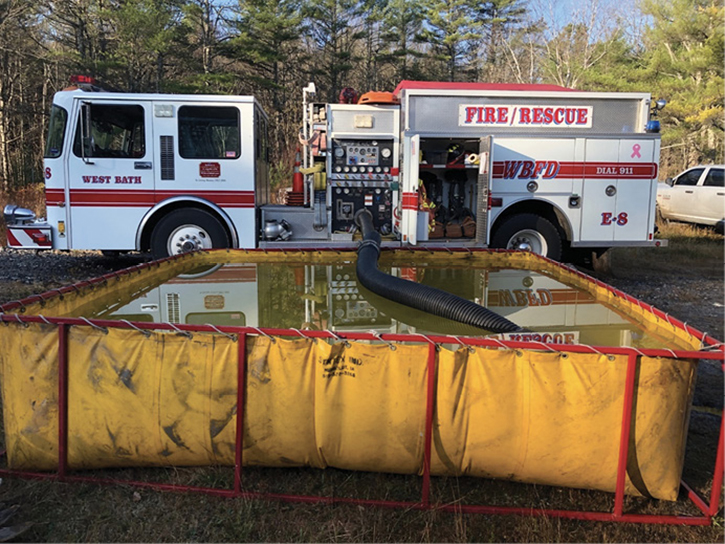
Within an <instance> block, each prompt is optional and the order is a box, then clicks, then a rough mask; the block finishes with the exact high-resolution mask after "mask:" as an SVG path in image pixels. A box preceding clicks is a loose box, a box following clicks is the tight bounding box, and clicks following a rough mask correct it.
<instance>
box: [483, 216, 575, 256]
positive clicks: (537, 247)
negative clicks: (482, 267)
mask: <svg viewBox="0 0 725 544" xmlns="http://www.w3.org/2000/svg"><path fill="white" fill-rule="evenodd" d="M491 247H496V248H503V249H517V250H521V251H531V252H532V253H536V254H538V255H544V256H545V257H548V258H549V259H553V260H555V261H558V260H560V259H561V253H562V240H561V235H560V234H559V230H558V229H557V228H556V227H555V226H554V224H553V223H552V222H551V221H549V220H548V219H546V218H544V217H541V216H539V215H535V214H532V213H522V214H517V215H512V216H511V217H509V218H507V219H505V220H504V222H503V223H502V224H501V225H499V227H498V228H497V229H496V232H495V233H494V235H493V237H492V238H491Z"/></svg>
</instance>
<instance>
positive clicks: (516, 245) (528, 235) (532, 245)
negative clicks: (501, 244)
mask: <svg viewBox="0 0 725 544" xmlns="http://www.w3.org/2000/svg"><path fill="white" fill-rule="evenodd" d="M506 248H507V249H516V250H518V251H530V252H531V253H536V254H537V255H544V256H545V255H546V253H547V251H548V249H549V246H548V244H547V243H546V238H544V237H543V236H542V235H541V233H540V232H538V231H535V230H531V229H525V230H521V231H519V232H517V233H516V234H514V235H513V236H512V237H511V239H510V240H509V243H508V244H507V245H506Z"/></svg>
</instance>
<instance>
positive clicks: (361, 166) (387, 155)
mask: <svg viewBox="0 0 725 544" xmlns="http://www.w3.org/2000/svg"><path fill="white" fill-rule="evenodd" d="M393 160H394V157H393V141H392V140H338V139H335V140H333V142H332V157H331V166H330V173H329V176H330V179H332V180H346V181H390V180H392V169H393Z"/></svg>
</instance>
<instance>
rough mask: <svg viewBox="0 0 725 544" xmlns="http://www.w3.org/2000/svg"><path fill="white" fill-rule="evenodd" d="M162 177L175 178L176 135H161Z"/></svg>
mask: <svg viewBox="0 0 725 544" xmlns="http://www.w3.org/2000/svg"><path fill="white" fill-rule="evenodd" d="M159 139H160V149H161V179H166V180H173V179H175V173H174V137H173V136H160V137H159Z"/></svg>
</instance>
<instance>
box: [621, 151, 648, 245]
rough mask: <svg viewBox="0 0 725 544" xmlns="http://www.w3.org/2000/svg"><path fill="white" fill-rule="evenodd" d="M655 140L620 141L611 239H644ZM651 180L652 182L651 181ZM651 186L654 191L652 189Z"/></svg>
mask: <svg viewBox="0 0 725 544" xmlns="http://www.w3.org/2000/svg"><path fill="white" fill-rule="evenodd" d="M654 151H655V140H644V139H638V140H620V142H619V181H618V182H617V195H616V199H617V200H616V209H615V214H614V217H613V218H612V220H613V222H614V223H615V229H614V240H615V241H638V240H646V239H647V236H648V233H649V232H650V225H651V224H652V223H653V222H654V218H653V217H650V212H653V211H654V203H653V202H652V200H653V199H655V198H656V186H657V166H656V165H655V161H654ZM653 180H654V181H653ZM653 189H655V190H653Z"/></svg>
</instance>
